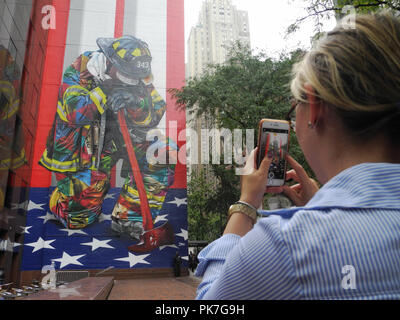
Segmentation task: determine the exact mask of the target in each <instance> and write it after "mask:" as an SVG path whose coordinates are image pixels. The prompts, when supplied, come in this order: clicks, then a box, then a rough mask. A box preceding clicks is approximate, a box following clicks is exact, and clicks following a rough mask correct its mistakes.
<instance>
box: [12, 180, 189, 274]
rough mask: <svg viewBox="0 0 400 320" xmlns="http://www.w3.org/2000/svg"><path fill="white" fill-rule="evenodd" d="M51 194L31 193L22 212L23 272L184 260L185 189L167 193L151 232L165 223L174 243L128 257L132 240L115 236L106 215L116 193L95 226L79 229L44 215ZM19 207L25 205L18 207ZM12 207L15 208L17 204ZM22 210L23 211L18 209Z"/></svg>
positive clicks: (112, 192)
mask: <svg viewBox="0 0 400 320" xmlns="http://www.w3.org/2000/svg"><path fill="white" fill-rule="evenodd" d="M51 191H52V190H49V189H48V188H35V189H32V190H31V197H30V201H29V204H28V209H27V222H26V226H25V227H23V228H24V234H25V236H24V239H25V241H24V244H23V246H24V248H23V259H22V266H21V269H22V270H41V268H42V267H43V266H45V265H51V263H52V261H53V260H54V261H55V267H56V269H60V270H87V269H98V270H102V269H106V268H108V267H110V266H112V267H115V268H117V269H129V268H149V267H152V268H171V267H172V261H173V258H174V256H175V253H176V252H177V251H178V252H179V254H180V255H181V256H182V259H183V262H184V265H186V266H187V261H188V254H187V252H188V248H187V245H188V231H187V219H186V215H187V198H186V190H185V189H172V190H170V191H169V192H168V194H167V196H166V199H165V202H164V204H163V207H162V209H161V212H160V215H159V216H158V217H157V218H156V219H155V223H154V225H155V227H157V226H159V225H160V224H162V223H164V222H165V221H169V222H170V223H171V224H172V225H173V228H174V243H173V244H171V245H165V246H160V247H159V248H157V249H155V250H153V251H151V252H149V253H133V252H130V251H129V250H128V249H127V248H128V246H130V245H132V243H134V241H132V239H130V238H129V237H124V236H121V237H117V236H115V234H113V232H112V230H111V212H112V210H113V208H114V205H115V202H116V199H117V197H118V195H119V192H120V189H119V188H114V189H111V190H110V191H109V193H108V194H107V196H106V199H105V200H104V203H103V208H102V214H101V215H100V217H99V220H98V222H96V223H94V224H92V225H90V226H89V227H87V228H84V229H75V230H74V229H67V228H65V227H64V226H63V225H62V224H61V223H60V222H59V221H58V220H57V218H56V217H55V216H54V215H53V214H52V213H50V212H49V207H48V199H49V194H50V192H51ZM19 205H20V207H21V208H24V206H25V205H26V204H25V203H21V204H19ZM16 206H17V204H16ZM21 210H24V209H21Z"/></svg>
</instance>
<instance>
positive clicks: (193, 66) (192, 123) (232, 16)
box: [186, 0, 250, 177]
mask: <svg viewBox="0 0 400 320" xmlns="http://www.w3.org/2000/svg"><path fill="white" fill-rule="evenodd" d="M237 41H240V42H241V43H242V44H244V45H247V46H249V47H250V30H249V17H248V12H247V11H242V10H237V9H236V7H235V6H234V5H233V4H232V1H231V0H205V1H204V2H203V5H202V7H201V11H200V13H199V20H198V23H197V25H196V26H194V27H193V28H192V29H191V32H190V35H189V39H188V63H187V66H186V68H187V70H186V77H187V79H190V78H194V77H198V76H201V75H202V74H203V72H204V71H205V69H206V68H207V66H208V65H209V64H220V63H224V62H225V61H226V59H227V55H228V52H229V49H230V48H231V47H232V45H233V44H234V43H236V42H237ZM187 121H188V127H190V128H191V129H193V130H195V131H196V132H197V138H198V152H197V154H198V156H199V159H198V163H201V152H207V150H204V149H205V148H204V146H205V143H204V141H203V144H202V143H201V130H202V129H212V128H215V125H214V123H213V122H212V120H211V121H210V120H209V121H207V120H206V119H205V118H204V117H201V118H194V116H193V115H189V114H187ZM215 138H218V139H216V140H215V141H219V137H215ZM216 147H217V148H219V147H218V146H216ZM201 168H204V167H203V166H202V165H190V163H189V166H188V170H189V171H188V177H190V175H191V174H192V173H193V170H195V171H199V170H200V169H201ZM205 169H206V170H207V168H205Z"/></svg>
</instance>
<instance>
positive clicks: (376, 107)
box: [291, 11, 400, 138]
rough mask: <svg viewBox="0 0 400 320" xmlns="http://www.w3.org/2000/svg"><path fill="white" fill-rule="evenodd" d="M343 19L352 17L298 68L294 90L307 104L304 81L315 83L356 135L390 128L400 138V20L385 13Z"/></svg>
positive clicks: (390, 134) (338, 27)
mask: <svg viewBox="0 0 400 320" xmlns="http://www.w3.org/2000/svg"><path fill="white" fill-rule="evenodd" d="M343 21H348V17H345V18H343V19H342V21H341V22H339V23H338V25H337V26H336V27H335V28H334V29H333V30H332V31H331V32H329V33H327V34H326V35H325V36H324V37H323V38H321V39H320V40H319V41H318V42H317V43H316V45H315V46H314V47H313V49H311V51H310V52H308V53H307V54H306V55H305V56H304V58H303V59H302V61H300V62H299V63H297V64H296V65H295V66H294V68H293V80H292V83H291V90H292V93H293V95H294V97H295V98H296V99H298V100H300V101H304V102H306V101H305V99H304V94H305V93H306V90H305V88H304V85H305V84H309V85H311V86H312V87H313V88H314V90H315V91H316V95H317V97H318V98H320V99H321V100H323V101H324V102H325V103H326V104H327V105H329V106H332V107H333V108H334V110H335V111H336V112H337V114H338V115H339V116H340V117H341V119H342V120H343V122H344V124H345V126H346V127H347V129H349V131H350V132H351V133H354V134H355V135H358V136H360V137H363V138H366V137H368V136H370V135H373V134H376V133H377V132H379V130H381V129H382V128H385V129H387V130H386V131H385V132H386V133H387V134H388V135H389V136H390V137H391V138H394V135H396V136H397V137H398V136H399V134H400V131H399V130H400V20H399V18H397V17H395V16H394V14H392V13H390V12H389V11H381V12H378V13H372V14H357V15H356V16H355V26H353V27H352V26H351V25H348V24H345V23H343ZM393 121H394V122H393ZM396 121H397V122H396ZM389 124H390V125H395V126H396V127H397V129H396V130H397V131H396V130H394V129H393V128H388V126H389ZM388 130H389V131H388ZM393 130H394V131H393Z"/></svg>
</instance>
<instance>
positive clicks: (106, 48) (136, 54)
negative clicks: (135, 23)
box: [97, 36, 152, 79]
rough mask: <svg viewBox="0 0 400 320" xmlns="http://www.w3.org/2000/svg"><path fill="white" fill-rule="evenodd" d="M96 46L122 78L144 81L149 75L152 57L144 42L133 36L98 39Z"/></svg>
mask: <svg viewBox="0 0 400 320" xmlns="http://www.w3.org/2000/svg"><path fill="white" fill-rule="evenodd" d="M97 45H98V46H99V48H100V49H101V50H102V51H103V52H104V54H105V55H106V57H107V59H108V60H109V61H110V62H111V63H112V64H113V65H114V66H115V67H116V68H117V70H118V71H119V72H120V73H121V74H122V75H123V76H126V77H128V78H135V79H144V78H146V77H148V76H149V75H150V74H151V60H152V57H151V53H150V50H149V47H148V45H147V43H145V42H144V41H142V40H140V39H138V38H135V37H133V36H123V37H121V38H117V39H115V38H98V39H97Z"/></svg>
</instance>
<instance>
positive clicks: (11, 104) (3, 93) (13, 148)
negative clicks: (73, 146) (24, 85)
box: [0, 45, 26, 212]
mask: <svg viewBox="0 0 400 320" xmlns="http://www.w3.org/2000/svg"><path fill="white" fill-rule="evenodd" d="M19 80H20V71H19V68H18V66H17V64H16V62H15V61H14V59H13V58H12V56H11V54H10V52H9V51H8V50H7V49H6V48H5V47H3V46H2V45H0V212H1V211H2V210H3V207H4V197H5V192H4V191H5V189H6V187H7V180H8V171H9V170H10V169H11V170H16V169H18V168H20V167H21V166H22V165H24V164H25V163H26V158H25V148H24V139H23V134H22V128H21V126H17V122H16V117H17V113H18V109H19V104H20V99H19V94H20V92H19Z"/></svg>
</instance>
